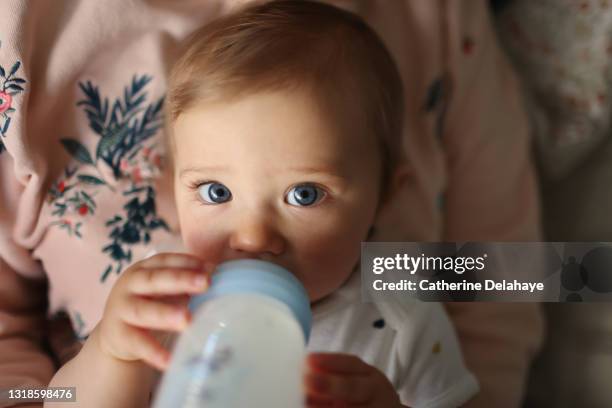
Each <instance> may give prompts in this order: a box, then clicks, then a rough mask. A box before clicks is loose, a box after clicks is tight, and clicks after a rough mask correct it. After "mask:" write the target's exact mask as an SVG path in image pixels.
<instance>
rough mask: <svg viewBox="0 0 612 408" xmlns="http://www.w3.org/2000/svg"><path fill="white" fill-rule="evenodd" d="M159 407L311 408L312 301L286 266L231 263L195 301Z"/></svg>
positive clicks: (159, 393)
mask: <svg viewBox="0 0 612 408" xmlns="http://www.w3.org/2000/svg"><path fill="white" fill-rule="evenodd" d="M189 308H190V310H191V311H192V312H193V316H194V317H193V322H192V324H191V326H190V327H189V328H187V329H186V330H185V331H184V332H183V333H182V334H181V335H180V337H179V338H178V340H177V342H176V345H175V347H174V350H173V354H172V358H171V361H170V365H169V367H168V369H167V371H166V373H165V374H164V376H163V378H162V380H161V383H160V386H159V389H158V391H157V396H156V399H155V403H154V405H153V406H154V407H155V408H169V407H172V408H175V407H183V408H187V407H189V408H191V407H207V408H232V407H240V408H244V407H255V408H258V407H266V408H268V407H270V408H274V407H278V408H292V407H303V406H304V395H303V388H302V375H303V371H302V370H303V362H304V357H305V355H306V351H305V344H306V342H307V341H308V335H309V332H310V324H311V312H310V302H309V300H308V295H307V294H306V291H305V289H304V287H303V286H302V285H301V283H300V282H299V281H298V280H297V279H296V278H295V276H293V274H291V273H290V272H288V271H287V270H286V269H284V268H282V267H280V266H278V265H275V264H272V263H269V262H264V261H260V260H252V259H248V260H247V259H243V260H235V261H228V262H225V263H223V264H221V265H219V266H218V267H217V270H216V272H215V273H214V274H213V275H212V282H211V286H210V288H209V289H208V290H207V291H206V292H205V293H203V294H201V295H198V296H194V297H193V298H192V299H191V302H190V304H189Z"/></svg>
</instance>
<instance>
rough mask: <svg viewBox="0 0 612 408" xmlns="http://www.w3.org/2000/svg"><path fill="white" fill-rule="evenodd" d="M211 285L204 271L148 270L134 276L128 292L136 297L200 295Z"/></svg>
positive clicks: (140, 271)
mask: <svg viewBox="0 0 612 408" xmlns="http://www.w3.org/2000/svg"><path fill="white" fill-rule="evenodd" d="M209 283H210V276H209V275H207V274H206V273H205V272H204V271H199V270H193V269H176V268H146V269H140V270H138V271H137V273H134V274H132V276H131V277H130V281H129V282H128V290H129V291H130V292H131V293H132V294H135V295H177V294H182V293H191V294H195V293H200V292H202V291H203V290H205V289H206V288H207V287H208V285H209Z"/></svg>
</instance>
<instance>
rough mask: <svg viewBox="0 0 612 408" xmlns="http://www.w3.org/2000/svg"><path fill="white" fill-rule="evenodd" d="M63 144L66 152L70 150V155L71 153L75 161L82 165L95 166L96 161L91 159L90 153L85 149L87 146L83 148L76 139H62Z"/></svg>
mask: <svg viewBox="0 0 612 408" xmlns="http://www.w3.org/2000/svg"><path fill="white" fill-rule="evenodd" d="M61 142H62V144H63V145H64V147H65V148H66V150H68V153H70V154H71V155H72V156H73V157H74V158H75V159H77V160H78V161H80V162H81V163H85V164H91V165H92V166H94V161H93V160H92V159H91V155H90V154H89V151H87V148H85V146H83V145H82V144H81V143H80V142H79V141H77V140H74V139H62V140H61Z"/></svg>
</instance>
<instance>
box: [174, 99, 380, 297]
mask: <svg viewBox="0 0 612 408" xmlns="http://www.w3.org/2000/svg"><path fill="white" fill-rule="evenodd" d="M346 133H347V132H340V131H339V129H337V128H336V127H335V126H334V124H333V123H332V121H330V120H329V119H328V115H323V114H322V113H321V112H320V111H319V110H318V109H317V106H316V105H315V102H314V100H313V99H312V98H310V97H308V96H306V94H303V93H301V92H297V91H295V92H289V91H286V92H270V93H259V94H254V95H249V96H246V97H242V98H237V100H236V101H232V102H216V103H202V104H200V105H197V106H196V107H194V108H193V109H190V110H188V111H186V112H184V113H183V114H181V115H180V116H179V117H178V119H177V120H176V122H175V123H174V142H175V147H176V149H175V168H174V170H175V175H174V190H175V198H176V204H177V209H178V214H179V221H180V227H181V234H182V236H183V240H184V242H185V245H186V247H187V249H188V250H189V251H190V252H192V253H194V254H196V255H197V256H199V257H201V258H202V259H204V260H209V261H213V262H222V261H226V260H231V259H241V258H258V259H263V260H267V261H270V262H273V263H276V264H279V265H281V266H284V267H285V268H287V269H288V270H290V271H291V272H293V273H294V274H295V275H296V277H297V278H298V279H300V281H301V282H302V283H303V284H304V286H305V287H306V290H307V291H308V294H309V296H310V299H311V301H316V300H318V299H321V298H323V297H325V296H326V295H328V294H330V293H331V292H333V291H334V290H335V289H337V288H338V287H339V286H340V285H341V284H342V283H343V282H344V281H345V280H346V279H347V278H348V276H349V275H350V274H351V271H352V270H353V268H354V267H355V265H356V263H357V262H358V260H359V256H360V242H361V241H363V240H365V239H366V236H367V233H368V230H369V228H370V226H371V225H372V223H373V221H374V217H375V214H376V211H377V206H378V197H379V188H380V185H379V184H380V183H379V179H380V172H381V167H380V166H381V163H380V154H379V153H378V149H377V146H376V140H375V138H374V137H366V136H364V135H363V134H361V133H360V134H357V133H356V134H346Z"/></svg>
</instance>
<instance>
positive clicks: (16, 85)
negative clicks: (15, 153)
mask: <svg viewBox="0 0 612 408" xmlns="http://www.w3.org/2000/svg"><path fill="white" fill-rule="evenodd" d="M20 67H21V62H20V61H17V62H15V64H13V66H12V67H11V69H9V70H6V69H4V67H3V66H2V65H0V154H2V152H3V151H4V150H5V149H6V148H5V147H4V142H3V141H2V139H3V138H5V137H6V132H8V129H9V125H10V124H11V117H10V114H11V113H13V112H15V108H13V106H12V104H13V97H14V96H15V95H17V94H19V93H21V92H23V91H24V90H25V89H24V88H23V86H22V85H23V84H25V83H26V80H25V79H23V78H20V77H18V76H17V71H19V68H20Z"/></svg>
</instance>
